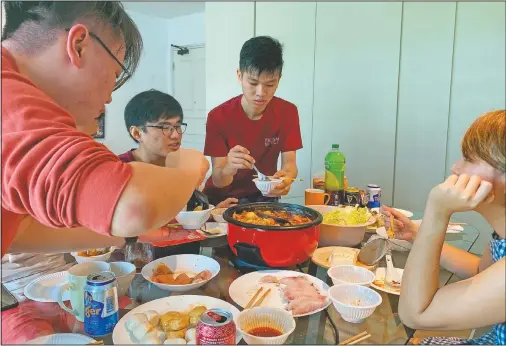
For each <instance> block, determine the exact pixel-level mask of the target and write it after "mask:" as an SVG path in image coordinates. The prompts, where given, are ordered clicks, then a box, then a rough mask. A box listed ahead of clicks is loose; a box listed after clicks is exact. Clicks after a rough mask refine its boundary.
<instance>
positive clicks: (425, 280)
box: [399, 205, 450, 325]
mask: <svg viewBox="0 0 506 346" xmlns="http://www.w3.org/2000/svg"><path fill="white" fill-rule="evenodd" d="M449 219H450V215H446V214H441V213H440V212H438V211H436V210H433V209H432V208H431V206H430V205H428V206H427V208H426V210H425V215H424V218H423V221H422V224H421V226H420V230H419V232H418V234H417V237H416V240H415V242H414V243H413V247H412V248H411V252H410V254H409V257H408V260H407V262H406V266H405V268H404V274H403V277H402V291H403V292H406V294H404V295H403V294H401V296H400V299H399V314H400V317H401V320H403V322H404V323H406V324H408V325H414V324H416V323H414V321H416V320H417V318H418V317H419V316H420V314H422V313H423V312H424V311H425V309H427V307H428V306H429V304H430V302H431V300H432V298H433V297H434V294H435V293H436V291H437V289H438V286H439V261H440V257H441V252H442V248H443V243H444V239H445V235H446V232H445V230H446V228H447V226H448V222H449Z"/></svg>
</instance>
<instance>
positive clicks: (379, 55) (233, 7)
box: [206, 2, 506, 253]
mask: <svg viewBox="0 0 506 346" xmlns="http://www.w3.org/2000/svg"><path fill="white" fill-rule="evenodd" d="M292 6H293V8H292ZM314 6H316V11H314V10H313V9H314ZM224 13H230V14H233V15H230V16H226V17H224V15H223V14H224ZM293 17H295V18H297V21H298V22H299V23H300V27H297V26H294V23H293V21H294V20H293ZM427 23H430V25H429V24H427ZM311 33H313V34H314V38H311V37H310V36H311ZM255 35H272V36H274V37H277V38H279V39H280V41H281V42H282V43H284V44H285V56H284V58H285V64H286V67H287V70H286V71H285V73H284V75H283V79H282V81H281V85H280V88H279V95H280V96H281V97H286V98H287V99H288V100H289V101H291V102H294V103H295V104H297V105H298V106H299V110H302V111H301V125H303V126H304V128H303V129H302V132H303V136H304V145H305V147H306V143H307V142H308V141H309V143H311V145H310V146H309V147H310V148H311V155H306V153H305V152H301V155H298V164H299V167H300V170H301V173H302V175H303V176H304V178H306V177H307V176H308V172H307V170H308V168H309V169H311V174H314V173H316V172H318V171H320V170H322V168H323V157H324V155H325V153H326V152H327V151H328V150H329V147H330V144H332V143H339V144H341V147H342V148H343V151H344V153H345V155H346V157H347V160H348V170H347V176H348V179H349V181H350V184H351V185H355V186H358V187H360V188H364V187H365V184H367V183H372V182H377V183H379V184H380V185H381V186H382V189H383V201H384V202H386V203H389V204H390V203H393V205H395V206H397V207H400V208H408V209H412V210H415V211H423V208H424V205H425V202H426V198H427V194H428V192H429V191H430V189H431V188H432V187H433V186H434V185H436V184H437V183H439V182H441V181H442V180H443V179H444V178H445V176H446V175H448V174H449V169H450V167H451V165H452V164H453V162H454V161H455V159H457V158H458V157H459V156H460V139H461V137H462V135H463V133H464V131H465V130H466V129H467V127H468V126H469V125H470V124H471V122H472V120H474V119H475V118H476V117H477V116H479V115H480V114H481V113H482V112H485V111H488V110H491V109H500V108H502V109H504V108H505V107H506V105H505V103H506V102H505V94H506V90H505V88H506V86H505V84H506V80H505V79H506V77H505V72H506V71H505V65H506V61H505V41H506V40H505V4H504V3H499V2H497V3H476V2H475V3H455V2H442V3H441V2H439V3H420V2H419V3H410V2H404V3H372V2H371V3H353V2H342V3H325V2H318V3H316V4H315V3H266V2H257V3H256V5H255V3H251V2H249V3H225V2H221V3H220V2H211V3H206V40H207V47H206V60H207V78H206V89H207V109H208V111H209V110H210V109H211V108H213V107H214V106H216V105H218V104H219V103H221V102H223V101H225V100H227V99H228V98H230V97H231V96H234V95H236V94H238V93H240V88H239V86H238V84H237V82H236V78H235V68H236V67H237V64H238V55H239V51H240V48H241V46H242V44H243V43H244V41H246V40H247V39H249V38H250V37H253V36H255ZM311 55H313V56H314V58H313V59H312V58H311ZM312 60H314V69H313V68H312V67H311V66H310V63H311V61H312ZM289 75H290V76H289ZM287 81H290V82H289V83H287ZM311 103H312V104H311ZM307 117H310V118H311V119H307ZM307 127H312V129H311V130H308V128H307ZM308 137H309V138H308ZM305 180H306V181H305V182H304V183H296V184H300V186H299V187H294V189H293V191H292V194H293V196H291V197H292V201H294V200H302V198H303V195H302V191H303V188H304V187H306V186H309V185H310V183H311V182H310V180H309V179H305ZM458 216H459V217H461V218H464V219H465V221H466V222H468V223H469V224H471V225H473V226H475V227H476V228H478V229H479V231H480V232H481V234H482V236H481V237H480V239H479V240H478V242H477V243H476V245H475V247H474V248H473V249H472V250H473V251H475V252H477V253H481V252H482V250H483V248H484V246H485V245H486V244H487V242H488V240H489V239H490V233H491V229H490V228H489V227H488V226H487V224H486V223H485V222H484V221H483V220H482V219H481V218H480V217H477V216H476V214H473V213H464V214H459V215H458ZM466 240H469V239H463V241H466Z"/></svg>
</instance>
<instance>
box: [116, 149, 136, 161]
mask: <svg viewBox="0 0 506 346" xmlns="http://www.w3.org/2000/svg"><path fill="white" fill-rule="evenodd" d="M134 150H135V149H132V150H129V151H127V152H126V153H123V154H119V155H118V158H119V159H120V160H121V162H124V163H129V162H134V161H135V157H134V154H133V151H134Z"/></svg>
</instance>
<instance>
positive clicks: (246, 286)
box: [228, 270, 331, 317]
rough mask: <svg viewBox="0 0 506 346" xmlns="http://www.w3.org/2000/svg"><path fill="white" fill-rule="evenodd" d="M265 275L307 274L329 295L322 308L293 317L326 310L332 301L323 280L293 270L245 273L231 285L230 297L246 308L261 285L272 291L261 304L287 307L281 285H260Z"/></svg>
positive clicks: (309, 278)
mask: <svg viewBox="0 0 506 346" xmlns="http://www.w3.org/2000/svg"><path fill="white" fill-rule="evenodd" d="M265 275H273V276H275V277H277V278H284V277H289V276H305V277H307V278H308V280H309V281H310V282H311V283H313V285H314V287H315V288H316V289H317V290H318V292H320V294H321V295H322V296H325V297H327V303H326V304H325V306H323V307H322V308H320V309H318V310H315V311H312V312H308V313H307V314H302V315H293V317H301V316H308V315H312V314H315V313H317V312H320V311H322V310H325V309H326V308H327V307H328V306H329V305H330V303H331V301H330V298H329V295H328V290H329V286H328V285H327V284H326V283H325V282H323V281H322V280H320V279H318V278H315V277H314V276H311V275H308V274H304V273H300V272H296V271H291V270H261V271H257V272H252V273H249V274H246V275H243V276H241V277H239V278H238V279H236V280H235V281H234V282H232V284H231V285H230V288H229V289H228V293H229V295H230V298H232V300H233V301H234V302H235V303H236V304H238V305H240V306H241V307H243V308H244V307H245V306H246V305H248V303H249V301H250V299H251V298H253V296H254V295H255V293H256V292H257V291H258V289H259V288H260V287H263V288H264V291H263V292H266V290H268V289H269V288H270V289H271V293H269V295H268V296H267V297H265V300H264V301H263V302H262V305H261V306H262V307H269V308H279V309H285V307H286V300H285V299H284V298H283V297H282V296H281V289H280V287H278V286H276V284H261V285H260V284H259V283H258V281H259V280H260V278H261V277H263V276H265ZM257 299H258V298H257Z"/></svg>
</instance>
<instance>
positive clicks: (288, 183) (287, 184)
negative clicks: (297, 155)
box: [267, 170, 293, 197]
mask: <svg viewBox="0 0 506 346" xmlns="http://www.w3.org/2000/svg"><path fill="white" fill-rule="evenodd" d="M272 177H273V178H278V179H279V178H283V177H287V178H293V177H292V176H290V175H289V174H287V173H286V172H284V171H282V170H281V171H278V172H276V173H275V174H274V175H273V176H272ZM292 183H293V179H283V181H282V182H281V183H279V184H278V185H276V186H275V187H274V189H273V190H272V191H271V192H270V193H269V195H268V196H267V197H281V196H286V195H287V194H288V192H290V189H291V188H292Z"/></svg>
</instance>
